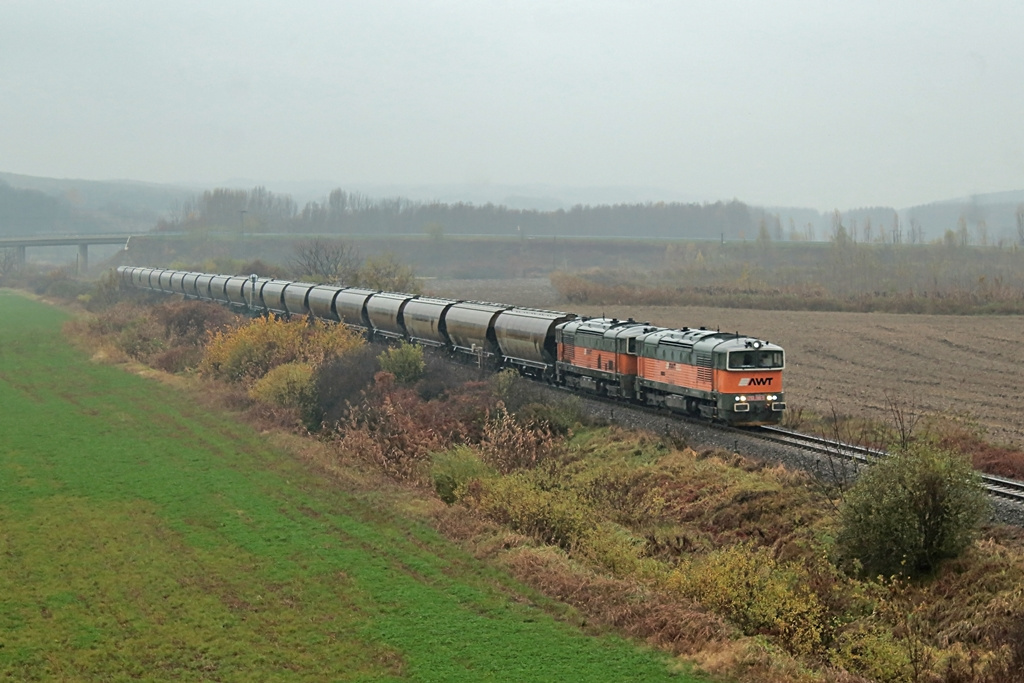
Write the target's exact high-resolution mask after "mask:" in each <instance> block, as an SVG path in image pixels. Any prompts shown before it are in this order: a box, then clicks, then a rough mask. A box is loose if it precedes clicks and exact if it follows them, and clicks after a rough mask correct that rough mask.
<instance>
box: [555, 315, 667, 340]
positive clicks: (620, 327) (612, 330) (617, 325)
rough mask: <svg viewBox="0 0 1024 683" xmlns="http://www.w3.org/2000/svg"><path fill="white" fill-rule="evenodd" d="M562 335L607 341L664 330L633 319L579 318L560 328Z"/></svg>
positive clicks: (563, 324)
mask: <svg viewBox="0 0 1024 683" xmlns="http://www.w3.org/2000/svg"><path fill="white" fill-rule="evenodd" d="M558 329H559V330H561V331H562V334H590V335H594V336H599V337H604V338H606V339H620V338H624V337H641V336H643V335H645V334H649V333H651V332H654V331H656V330H660V329H662V328H660V327H655V326H654V325H651V324H650V323H639V322H637V321H635V320H633V319H632V318H629V319H628V320H619V319H618V318H577V319H576V320H570V321H568V322H565V323H562V324H561V325H559V326H558Z"/></svg>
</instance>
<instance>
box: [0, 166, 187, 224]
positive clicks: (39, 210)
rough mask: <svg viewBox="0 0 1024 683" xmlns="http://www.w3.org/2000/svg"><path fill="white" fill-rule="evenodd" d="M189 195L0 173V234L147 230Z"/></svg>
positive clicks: (173, 190)
mask: <svg viewBox="0 0 1024 683" xmlns="http://www.w3.org/2000/svg"><path fill="white" fill-rule="evenodd" d="M193 194H194V191H193V190H189V189H186V188H178V187H173V186H169V185H154V184H148V183H138V182H133V181H123V180H117V181H96V180H77V179H60V178H38V177H34V176H26V175H18V174H15V173H0V234H4V235H28V234H35V233H49V232H54V233H75V232H81V233H95V232H132V231H138V232H141V231H148V230H152V229H153V226H154V225H156V222H157V221H158V220H159V219H160V218H162V217H164V216H166V215H167V214H168V213H169V212H170V211H172V210H173V208H174V207H175V206H176V205H177V204H180V203H181V202H183V201H186V200H187V199H189V198H190V197H191V196H192V195H193Z"/></svg>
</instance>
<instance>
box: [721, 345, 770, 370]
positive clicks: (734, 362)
mask: <svg viewBox="0 0 1024 683" xmlns="http://www.w3.org/2000/svg"><path fill="white" fill-rule="evenodd" d="M781 367H782V351H754V350H750V351H733V352H732V353H730V354H729V369H730V370H750V369H761V370H768V369H771V368H781Z"/></svg>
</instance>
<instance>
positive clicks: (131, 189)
mask: <svg viewBox="0 0 1024 683" xmlns="http://www.w3.org/2000/svg"><path fill="white" fill-rule="evenodd" d="M254 187H265V188H266V189H267V190H268V191H269V192H271V193H273V194H276V195H284V196H289V197H291V199H292V200H293V201H294V204H295V206H296V207H297V209H299V210H301V209H302V208H303V207H304V206H305V205H306V204H307V203H309V202H317V203H323V202H325V200H326V198H327V196H328V194H329V193H330V192H331V191H332V190H334V189H336V188H339V187H340V188H341V189H343V190H344V191H346V192H348V193H350V194H360V195H363V196H365V197H367V198H369V199H374V200H376V199H392V198H402V199H406V200H410V201H412V202H420V203H442V204H450V205H454V204H471V205H475V206H484V205H487V204H493V205H495V206H500V207H507V208H509V209H515V210H532V211H539V212H552V211H559V210H563V211H568V210H570V209H572V208H573V207H576V206H602V205H641V204H658V203H660V202H664V203H679V204H708V203H713V202H715V201H725V202H728V201H733V198H705V197H699V196H697V195H695V194H686V193H679V192H672V191H669V190H665V189H663V188H659V187H653V186H600V187H576V186H567V185H566V186H562V185H551V184H545V183H534V184H526V185H509V184H498V183H476V184H473V183H462V184H455V183H452V184H408V185H404V184H375V183H362V184H360V183H351V184H347V185H345V184H339V183H333V182H331V181H327V180H311V181H272V182H266V181H261V180H259V179H254V178H234V179H229V180H225V181H224V182H220V183H214V184H211V185H199V184H195V183H188V182H182V183H177V184H161V183H147V182H139V181H133V180H108V181H97V180H81V179H70V178H44V177H36V176H29V175H23V174H15V173H6V172H0V234H9V235H10V234H23V233H34V232H74V231H82V232H109V231H147V230H150V229H152V228H153V227H155V225H156V223H157V221H159V220H160V219H162V218H167V217H168V216H171V215H173V214H174V213H175V212H176V211H178V210H179V209H180V207H181V206H182V205H184V204H185V203H187V202H189V201H192V200H194V199H195V198H196V197H197V196H199V195H202V193H203V192H205V191H207V190H212V189H215V188H230V189H235V190H245V191H248V190H252V189H253V188H254ZM4 188H6V191H5V190H4ZM735 199H736V200H738V201H740V202H743V198H742V197H737V198H735ZM1021 203H1024V190H1018V191H1011V192H995V193H987V194H976V195H971V196H966V197H954V198H948V199H937V200H936V201H934V202H930V203H927V204H922V205H918V206H912V207H900V208H894V207H859V208H850V207H837V208H838V209H839V211H840V214H841V218H842V221H843V223H844V225H846V226H847V227H848V228H852V229H854V230H855V231H856V236H857V237H858V238H859V239H864V238H865V237H866V236H867V237H869V238H870V236H872V235H873V236H874V238H875V239H878V236H879V234H880V233H882V232H884V233H891V232H892V231H893V230H895V229H897V228H896V227H895V226H897V225H899V226H900V228H899V229H901V230H907V229H909V227H910V226H911V225H913V226H915V228H916V229H917V230H918V231H919V234H918V235H917V237H918V238H920V239H924V240H926V241H930V240H935V239H939V238H941V237H942V236H943V234H944V233H945V231H946V230H956V229H957V228H958V227H960V223H961V222H964V223H966V225H967V228H968V229H969V230H974V231H975V232H978V233H979V234H978V235H976V237H977V239H976V240H975V241H977V242H978V243H982V242H984V243H988V244H997V243H998V242H999V241H1000V240H1003V241H1007V240H1008V241H1013V240H1014V238H1015V235H1016V215H1015V214H1016V211H1017V207H1018V206H1019V205H1020V204H1021ZM747 205H748V206H749V207H750V210H751V212H752V215H753V217H754V220H755V221H758V220H761V219H764V220H765V221H766V222H767V224H768V225H769V227H771V228H773V235H774V236H775V237H776V238H779V237H781V238H782V239H788V238H790V237H791V236H792V234H793V233H794V231H795V232H798V233H800V235H801V238H803V239H807V238H808V236H810V238H811V239H815V240H826V239H828V237H829V235H830V233H831V230H832V227H833V220H834V217H833V212H823V211H819V210H817V209H813V208H807V207H791V206H757V205H754V204H749V203H748V204H747ZM896 215H898V216H899V219H898V222H896V220H895V218H894V216H896ZM865 227H867V234H865ZM979 231H980V232H979ZM982 233H983V236H982ZM622 234H624V235H629V234H636V233H635V231H633V230H632V228H631V226H626V225H624V226H622ZM637 236H643V235H642V234H638V235H637Z"/></svg>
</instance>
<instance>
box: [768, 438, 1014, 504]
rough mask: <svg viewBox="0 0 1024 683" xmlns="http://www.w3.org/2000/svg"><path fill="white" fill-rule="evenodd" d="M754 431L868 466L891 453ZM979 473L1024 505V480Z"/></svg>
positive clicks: (990, 486)
mask: <svg viewBox="0 0 1024 683" xmlns="http://www.w3.org/2000/svg"><path fill="white" fill-rule="evenodd" d="M751 434H753V435H754V436H756V437H757V438H760V439H764V440H766V441H773V442H775V443H781V444H785V445H790V446H794V447H796V448H802V449H804V450H808V451H813V452H816V453H821V454H823V455H833V456H838V457H841V458H845V459H847V460H853V461H854V462H856V463H858V464H864V465H870V464H872V463H873V462H874V461H876V460H878V459H880V458H884V457H886V456H887V455H888V453H887V452H885V451H881V450H877V449H874V448H865V447H863V446H855V445H853V444H848V443H843V442H841V441H834V440H831V439H825V438H822V437H818V436H811V435H809V434H800V433H799V432H794V431H790V430H788V429H783V428H781V427H758V428H756V429H754V430H751ZM978 476H979V478H980V479H981V483H982V486H983V487H984V488H985V491H986V492H987V493H988V494H989V495H990V496H997V497H999V498H1005V499H1007V500H1012V501H1014V502H1017V503H1021V504H1024V481H1017V480H1016V479H1007V478H1006V477H1000V476H997V475H994V474H985V473H983V472H979V473H978Z"/></svg>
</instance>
